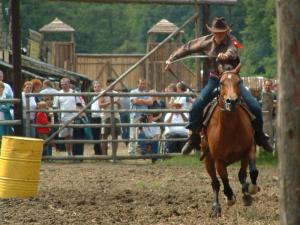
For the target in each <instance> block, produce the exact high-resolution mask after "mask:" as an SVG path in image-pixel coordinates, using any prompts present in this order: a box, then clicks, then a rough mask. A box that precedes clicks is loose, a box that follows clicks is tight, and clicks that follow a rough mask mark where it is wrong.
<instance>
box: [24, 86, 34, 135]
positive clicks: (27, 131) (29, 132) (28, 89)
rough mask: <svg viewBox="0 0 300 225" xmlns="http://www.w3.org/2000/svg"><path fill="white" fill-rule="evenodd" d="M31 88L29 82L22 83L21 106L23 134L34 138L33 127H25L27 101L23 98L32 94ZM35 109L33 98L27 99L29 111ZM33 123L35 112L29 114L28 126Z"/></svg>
mask: <svg viewBox="0 0 300 225" xmlns="http://www.w3.org/2000/svg"><path fill="white" fill-rule="evenodd" d="M32 87H33V84H32V82H31V81H26V82H25V83H24V88H23V92H22V105H23V134H24V135H26V136H29V137H33V138H35V127H27V126H26V124H27V123H26V121H27V114H26V109H27V99H26V97H25V94H27V93H28V94H29V93H32ZM35 109H36V101H35V98H34V96H31V97H29V110H35ZM34 123H35V112H30V124H34Z"/></svg>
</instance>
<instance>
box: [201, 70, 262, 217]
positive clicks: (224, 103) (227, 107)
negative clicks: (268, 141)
mask: <svg viewBox="0 0 300 225" xmlns="http://www.w3.org/2000/svg"><path fill="white" fill-rule="evenodd" d="M238 70H239V68H236V69H235V70H232V71H226V72H223V73H222V75H221V78H220V94H219V96H218V105H217V106H216V108H215V109H214V111H213V113H212V116H211V118H210V121H209V123H208V125H207V127H206V128H205V129H204V136H205V138H206V141H207V142H206V143H207V144H206V150H205V149H204V151H205V158H204V160H205V167H206V170H207V172H208V174H209V175H210V177H211V179H212V188H213V193H214V196H213V208H212V214H211V216H212V217H217V216H220V215H221V205H220V203H219V190H220V182H219V180H218V178H217V173H218V174H219V176H220V178H221V180H222V182H223V185H224V194H225V196H226V197H227V204H228V205H233V204H234V203H235V201H236V198H235V195H234V193H233V191H232V189H231V187H230V185H229V180H228V174H227V168H226V167H227V166H228V165H230V164H232V163H234V162H237V161H241V168H240V170H239V174H238V177H239V181H240V183H241V184H242V192H243V200H244V204H245V205H251V203H252V197H251V195H250V193H251V194H255V193H256V192H257V191H258V188H257V186H256V179H257V176H258V171H257V169H256V168H255V161H254V160H255V141H254V130H253V128H252V124H251V119H250V116H249V114H248V113H247V112H246V110H245V109H244V108H243V107H242V106H241V104H240V82H241V79H240V78H239V76H238V75H237V74H238ZM202 148H203V144H202ZM249 163H250V177H251V183H252V184H253V185H255V186H252V187H254V189H252V190H249V184H248V183H247V182H246V177H247V168H248V165H249Z"/></svg>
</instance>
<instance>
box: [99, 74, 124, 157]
mask: <svg viewBox="0 0 300 225" xmlns="http://www.w3.org/2000/svg"><path fill="white" fill-rule="evenodd" d="M114 81H115V79H107V81H106V86H107V87H108V86H109V85H110V84H112V83H113V82H114ZM108 92H112V93H117V92H116V91H114V87H112V88H111V89H109V90H108ZM99 106H100V111H102V112H101V118H102V124H112V119H111V112H103V110H111V97H110V96H104V97H101V98H100V104H99ZM120 108H121V104H120V98H119V97H114V109H117V110H119V109H120ZM114 122H115V124H117V123H120V114H119V112H115V113H114ZM101 133H102V139H103V140H107V139H108V136H109V135H112V132H111V127H103V128H102V131H101ZM120 134H121V128H120V127H116V136H118V135H120ZM116 148H118V142H116ZM101 149H102V154H103V155H107V150H108V142H102V143H101Z"/></svg>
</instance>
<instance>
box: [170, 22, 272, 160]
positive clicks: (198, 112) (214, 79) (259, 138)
mask: <svg viewBox="0 0 300 225" xmlns="http://www.w3.org/2000/svg"><path fill="white" fill-rule="evenodd" d="M206 26H207V29H208V30H209V31H210V32H211V34H209V35H206V36H203V37H200V38H197V39H194V40H192V41H189V42H188V43H186V44H185V45H183V46H181V47H180V48H178V49H177V50H175V51H174V52H173V53H172V54H171V55H170V57H169V59H168V60H167V61H166V67H165V69H166V70H168V69H169V68H170V65H171V63H172V62H173V61H175V60H177V59H180V58H183V57H185V56H187V55H190V54H192V53H201V54H205V55H207V56H208V58H207V59H206V62H207V65H208V71H209V75H210V76H209V79H208V82H207V84H206V85H205V87H204V88H203V89H202V90H201V92H200V95H199V96H198V97H197V99H196V100H195V102H194V103H193V106H192V109H191V111H190V116H189V124H188V125H187V128H188V129H189V130H190V131H191V132H190V137H189V140H188V142H187V144H186V145H185V146H184V147H183V150H182V152H183V154H189V153H190V152H191V151H192V149H194V148H196V149H199V148H200V147H199V146H200V138H199V132H200V131H201V128H202V122H203V110H204V108H205V106H206V105H207V104H208V103H209V102H210V101H211V100H212V99H213V98H214V90H215V89H216V88H217V87H218V86H219V78H220V77H219V72H218V65H219V62H221V63H222V64H223V65H225V64H226V65H231V66H232V67H233V68H236V67H237V66H238V65H239V63H240V59H239V56H238V49H237V47H238V46H237V45H238V43H237V41H236V39H235V38H234V37H233V36H232V35H230V34H229V32H230V28H229V26H228V25H227V23H226V21H225V19H224V18H218V17H216V18H214V19H213V22H212V26H211V27H209V26H208V25H206ZM215 56H216V57H215ZM240 91H241V95H242V97H243V100H244V101H245V102H246V104H247V106H248V107H249V109H250V111H251V112H252V113H253V114H254V115H255V117H256V119H255V120H254V121H253V123H252V124H253V128H254V130H255V141H256V144H257V145H259V146H262V147H263V148H264V149H265V150H266V151H268V152H272V151H273V148H272V146H271V145H270V143H269V142H268V137H267V136H266V135H265V134H264V132H263V119H262V111H261V108H260V105H259V103H258V102H257V100H256V99H255V98H254V97H253V96H252V95H251V93H250V92H249V91H248V90H247V89H246V88H245V86H244V85H243V83H241V84H240Z"/></svg>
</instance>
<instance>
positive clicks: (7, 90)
mask: <svg viewBox="0 0 300 225" xmlns="http://www.w3.org/2000/svg"><path fill="white" fill-rule="evenodd" d="M3 79H4V73H3V71H2V70H0V81H1V82H3ZM3 84H4V92H5V93H6V94H7V96H11V97H12V98H13V97H14V92H13V91H12V88H11V86H10V85H9V84H8V83H5V82H3Z"/></svg>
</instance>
